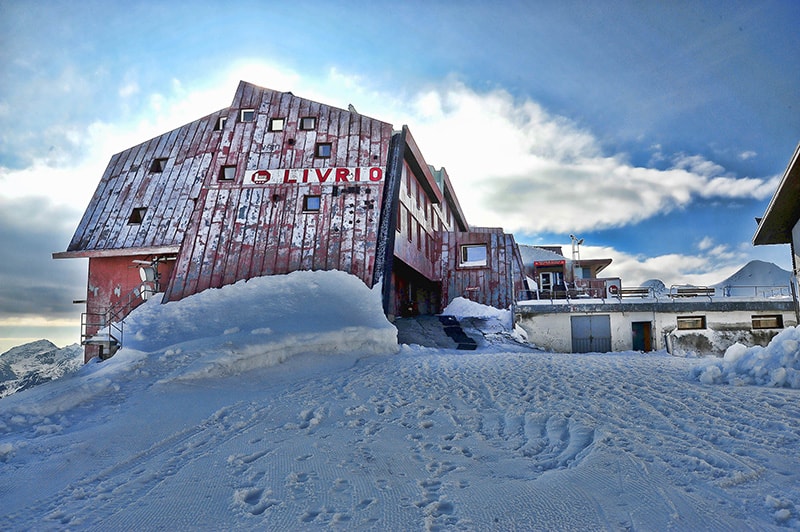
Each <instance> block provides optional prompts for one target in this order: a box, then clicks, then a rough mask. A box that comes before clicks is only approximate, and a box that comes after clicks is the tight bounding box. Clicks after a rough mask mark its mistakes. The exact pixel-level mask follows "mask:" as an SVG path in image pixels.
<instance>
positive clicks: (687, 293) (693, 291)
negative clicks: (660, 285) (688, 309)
mask: <svg viewBox="0 0 800 532" xmlns="http://www.w3.org/2000/svg"><path fill="white" fill-rule="evenodd" d="M715 293H716V289H715V288H709V287H707V286H677V287H676V286H673V287H671V288H670V289H669V294H667V295H669V297H672V298H675V297H703V296H705V297H707V298H709V299H711V297H712V296H713V295H714V294H715Z"/></svg>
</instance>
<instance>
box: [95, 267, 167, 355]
mask: <svg viewBox="0 0 800 532" xmlns="http://www.w3.org/2000/svg"><path fill="white" fill-rule="evenodd" d="M158 292H159V285H158V281H157V280H154V281H146V282H143V283H142V284H141V285H140V286H138V287H136V288H134V289H133V290H131V291H130V292H129V293H128V294H127V295H126V296H125V297H123V298H122V299H120V300H119V301H118V302H117V303H116V304H114V305H112V306H111V307H109V308H108V309H106V310H105V311H104V312H84V313H83V314H81V345H84V346H86V345H96V346H98V347H99V348H100V353H99V357H100V360H106V359H109V358H111V357H112V356H114V354H115V353H116V352H117V351H119V348H120V347H122V338H123V327H124V324H125V322H124V320H125V317H126V316H127V315H128V314H130V313H131V311H132V310H133V309H135V308H136V307H138V306H139V305H141V304H142V303H144V302H145V301H147V299H149V298H150V296H152V295H153V294H156V293H158Z"/></svg>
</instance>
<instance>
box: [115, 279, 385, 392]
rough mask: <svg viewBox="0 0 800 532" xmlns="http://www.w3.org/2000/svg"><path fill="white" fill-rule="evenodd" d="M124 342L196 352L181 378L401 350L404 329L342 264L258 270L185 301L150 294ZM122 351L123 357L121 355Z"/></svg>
mask: <svg viewBox="0 0 800 532" xmlns="http://www.w3.org/2000/svg"><path fill="white" fill-rule="evenodd" d="M124 331H125V336H124V341H123V344H124V347H125V348H130V349H135V350H138V351H144V352H154V351H159V352H162V351H163V356H162V357H161V360H162V361H164V362H166V361H167V359H168V358H170V357H173V356H175V355H183V354H184V353H188V352H191V353H192V357H193V358H194V359H195V360H193V361H191V363H190V364H189V365H188V366H187V367H186V368H184V369H182V374H181V375H180V377H179V378H195V377H200V376H213V375H219V374H232V373H237V372H241V371H248V370H251V369H255V368H259V367H265V366H272V365H275V364H279V363H281V362H283V361H285V360H286V359H288V358H290V357H292V356H295V355H297V354H301V353H321V354H337V353H348V354H353V353H355V354H357V355H371V354H385V353H394V352H397V350H398V345H397V329H396V328H395V327H394V326H393V325H392V324H391V323H389V321H388V320H387V319H386V317H385V315H384V313H383V307H382V305H381V298H380V291H379V290H377V289H376V290H370V289H369V288H367V287H366V286H365V285H364V283H363V282H362V281H361V280H359V279H358V278H356V277H354V276H352V275H349V274H347V273H344V272H338V271H316V272H312V271H300V272H293V273H290V274H288V275H276V276H269V277H258V278H254V279H250V280H249V281H240V282H238V283H236V284H233V285H230V286H225V287H223V288H220V289H212V290H205V291H203V292H200V293H199V294H195V295H192V296H189V297H187V298H185V299H183V300H181V301H176V302H171V303H167V304H160V303H159V302H157V301H148V302H147V303H146V304H144V305H142V306H141V307H139V308H137V309H136V310H135V311H134V312H133V313H131V315H130V316H129V317H128V318H127V319H126V320H125V328H124ZM115 358H116V357H115Z"/></svg>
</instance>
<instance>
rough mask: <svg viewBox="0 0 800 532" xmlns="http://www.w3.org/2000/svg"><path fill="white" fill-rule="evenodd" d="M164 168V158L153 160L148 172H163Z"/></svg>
mask: <svg viewBox="0 0 800 532" xmlns="http://www.w3.org/2000/svg"><path fill="white" fill-rule="evenodd" d="M166 166H167V159H166V158H159V159H153V162H152V163H151V164H150V171H151V172H163V171H164V168H166Z"/></svg>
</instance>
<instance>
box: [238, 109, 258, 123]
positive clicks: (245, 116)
mask: <svg viewBox="0 0 800 532" xmlns="http://www.w3.org/2000/svg"><path fill="white" fill-rule="evenodd" d="M255 119H256V110H255V109H242V110H241V111H239V121H240V122H252V121H253V120H255Z"/></svg>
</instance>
